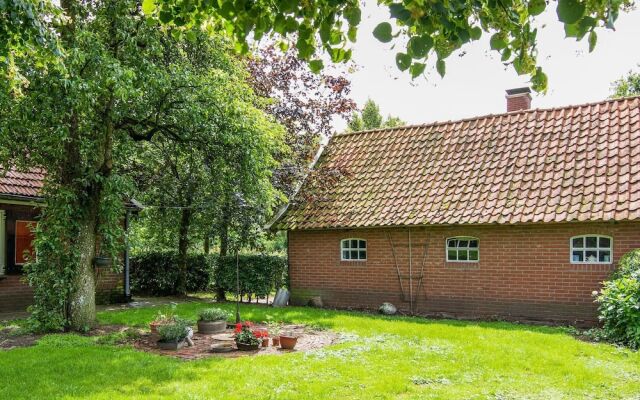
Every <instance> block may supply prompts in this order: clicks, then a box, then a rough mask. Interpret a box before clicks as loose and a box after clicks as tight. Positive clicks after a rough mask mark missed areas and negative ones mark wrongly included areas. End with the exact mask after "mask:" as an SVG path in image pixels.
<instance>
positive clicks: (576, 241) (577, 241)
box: [573, 237, 584, 249]
mask: <svg viewBox="0 0 640 400" xmlns="http://www.w3.org/2000/svg"><path fill="white" fill-rule="evenodd" d="M573 247H575V248H577V249H581V248H583V247H584V238H581V237H579V238H573Z"/></svg>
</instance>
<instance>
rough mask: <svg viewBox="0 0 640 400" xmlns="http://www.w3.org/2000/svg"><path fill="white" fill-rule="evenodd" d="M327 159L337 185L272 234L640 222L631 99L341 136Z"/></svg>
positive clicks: (637, 117) (636, 114) (637, 126)
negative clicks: (339, 172)
mask: <svg viewBox="0 0 640 400" xmlns="http://www.w3.org/2000/svg"><path fill="white" fill-rule="evenodd" d="M325 153H326V155H324V156H323V157H322V159H321V160H320V162H319V164H318V168H334V167H336V166H338V165H340V168H341V169H346V170H347V174H346V175H345V176H344V177H343V178H342V179H341V180H340V181H338V183H337V184H335V185H332V186H331V188H329V189H328V190H327V191H326V192H325V193H323V194H322V196H320V197H321V200H316V201H310V202H304V201H300V202H297V203H296V202H295V201H294V202H292V204H291V205H290V206H289V208H288V209H287V211H286V212H285V213H284V214H283V216H282V217H281V218H280V219H279V220H278V221H277V222H276V224H274V227H276V228H279V229H317V228H338V227H371V226H403V225H433V224H492V223H498V224H516V223H533V222H567V221H612V220H613V221H619V220H635V219H639V218H640V98H638V97H635V98H627V99H619V100H608V101H603V102H599V103H592V104H584V105H578V106H568V107H563V108H554V109H546V110H541V109H534V110H525V111H517V112H511V113H506V114H501V115H488V116H483V117H478V118H472V119H465V120H460V121H453V122H442V123H432V124H426V125H416V126H407V127H402V128H394V129H380V130H372V131H364V132H356V133H347V134H341V135H337V136H335V137H334V138H333V139H332V140H331V142H330V143H329V145H328V146H327V149H326V150H325ZM308 186H309V185H303V187H302V189H301V194H302V195H301V196H298V198H307V197H309V196H304V194H305V191H308V190H309V188H308Z"/></svg>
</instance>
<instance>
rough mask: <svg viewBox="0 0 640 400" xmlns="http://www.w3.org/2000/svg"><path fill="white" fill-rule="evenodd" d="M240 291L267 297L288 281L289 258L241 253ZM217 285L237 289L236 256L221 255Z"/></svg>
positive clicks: (215, 277)
mask: <svg viewBox="0 0 640 400" xmlns="http://www.w3.org/2000/svg"><path fill="white" fill-rule="evenodd" d="M238 263H239V270H240V273H239V275H240V293H241V294H242V295H246V294H252V295H256V296H258V297H266V296H267V295H269V294H270V293H272V292H273V291H274V290H276V289H278V288H280V287H282V286H285V285H286V283H287V259H286V258H285V257H280V256H269V255H241V256H239V257H238ZM214 280H215V282H216V285H217V286H219V287H221V288H223V289H224V290H225V291H227V292H235V291H236V257H235V256H226V257H220V258H219V259H218V263H217V265H216V268H215V271H214Z"/></svg>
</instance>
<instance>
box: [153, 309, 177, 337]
mask: <svg viewBox="0 0 640 400" xmlns="http://www.w3.org/2000/svg"><path fill="white" fill-rule="evenodd" d="M174 319H175V316H174V314H173V309H171V310H168V311H158V312H157V314H156V316H155V318H154V319H153V321H151V323H149V328H150V329H151V334H152V335H157V334H158V327H160V326H162V325H167V324H170V323H172V322H173V321H174Z"/></svg>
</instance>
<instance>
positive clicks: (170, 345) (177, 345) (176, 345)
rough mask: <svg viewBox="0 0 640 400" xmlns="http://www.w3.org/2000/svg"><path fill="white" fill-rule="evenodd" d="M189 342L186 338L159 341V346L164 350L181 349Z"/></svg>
mask: <svg viewBox="0 0 640 400" xmlns="http://www.w3.org/2000/svg"><path fill="white" fill-rule="evenodd" d="M186 344H187V342H186V341H185V340H181V341H179V342H161V341H158V348H159V349H162V350H180V349H181V348H183V347H184V346H185V345H186Z"/></svg>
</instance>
